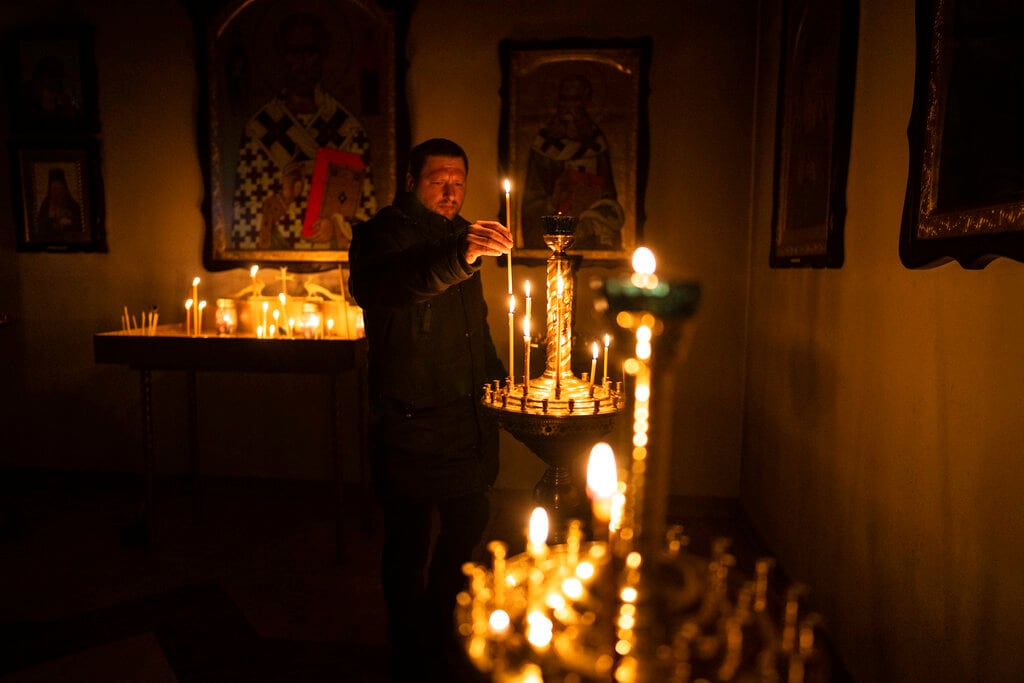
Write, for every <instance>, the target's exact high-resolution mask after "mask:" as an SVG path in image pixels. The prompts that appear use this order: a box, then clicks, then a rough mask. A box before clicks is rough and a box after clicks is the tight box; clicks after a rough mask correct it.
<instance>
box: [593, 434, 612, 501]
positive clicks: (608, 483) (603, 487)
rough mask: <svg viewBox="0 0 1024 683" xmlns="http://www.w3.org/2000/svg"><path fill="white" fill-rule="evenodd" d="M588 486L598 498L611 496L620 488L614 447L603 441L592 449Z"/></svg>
mask: <svg viewBox="0 0 1024 683" xmlns="http://www.w3.org/2000/svg"><path fill="white" fill-rule="evenodd" d="M587 488H588V489H589V490H590V491H591V492H592V493H593V495H594V496H596V497H598V498H611V497H612V496H614V495H615V492H616V491H618V490H619V476H618V472H617V471H616V468H615V453H614V452H613V451H612V447H611V446H609V445H608V444H607V443H605V442H603V441H601V442H600V443H597V444H595V445H594V447H593V448H592V449H590V460H589V461H588V462H587Z"/></svg>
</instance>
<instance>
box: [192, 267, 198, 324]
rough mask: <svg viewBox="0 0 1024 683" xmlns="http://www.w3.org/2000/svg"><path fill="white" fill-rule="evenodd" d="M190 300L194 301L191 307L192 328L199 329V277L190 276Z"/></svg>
mask: <svg viewBox="0 0 1024 683" xmlns="http://www.w3.org/2000/svg"><path fill="white" fill-rule="evenodd" d="M192 301H194V302H196V304H195V305H196V308H194V309H192V329H193V330H196V331H197V332H196V333H197V334H198V330H199V277H198V276H196V277H194V278H192Z"/></svg>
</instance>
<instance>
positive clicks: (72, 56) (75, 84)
mask: <svg viewBox="0 0 1024 683" xmlns="http://www.w3.org/2000/svg"><path fill="white" fill-rule="evenodd" d="M7 47H8V51H9V55H8V59H7V69H8V81H9V83H10V88H11V90H10V92H11V93H12V94H13V96H12V97H11V123H12V125H13V132H14V134H15V135H17V136H19V137H25V136H34V137H44V138H54V137H73V136H82V135H88V134H93V133H96V132H98V131H99V114H98V112H99V108H98V105H97V94H96V93H97V89H96V60H95V56H94V47H93V31H92V29H91V28H90V27H88V26H84V25H50V26H36V27H31V28H28V29H23V30H19V31H18V32H16V33H14V34H12V35H10V36H8V41H7Z"/></svg>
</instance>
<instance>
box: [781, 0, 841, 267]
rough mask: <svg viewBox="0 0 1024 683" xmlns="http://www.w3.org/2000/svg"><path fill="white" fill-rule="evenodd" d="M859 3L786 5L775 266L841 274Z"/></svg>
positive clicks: (792, 0)
mask: <svg viewBox="0 0 1024 683" xmlns="http://www.w3.org/2000/svg"><path fill="white" fill-rule="evenodd" d="M858 14H859V11H858V5H857V0H785V1H784V2H783V4H782V50H781V58H780V65H779V88H778V93H779V95H778V109H777V112H776V137H775V178H774V185H773V195H774V202H773V212H772V241H771V250H770V265H771V267H772V268H792V267H815V268H822V267H824V268H840V267H841V266H842V265H843V225H844V221H845V218H846V176H847V170H848V167H849V163H850V134H851V128H852V122H853V91H854V80H855V74H856V68H857V30H858V25H857V24H858Z"/></svg>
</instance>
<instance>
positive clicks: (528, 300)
mask: <svg viewBox="0 0 1024 683" xmlns="http://www.w3.org/2000/svg"><path fill="white" fill-rule="evenodd" d="M523 289H524V290H525V291H526V312H525V315H526V317H527V318H529V317H531V316H532V314H533V299H532V298H531V297H530V281H529V280H527V281H526V283H525V285H524V286H523Z"/></svg>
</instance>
